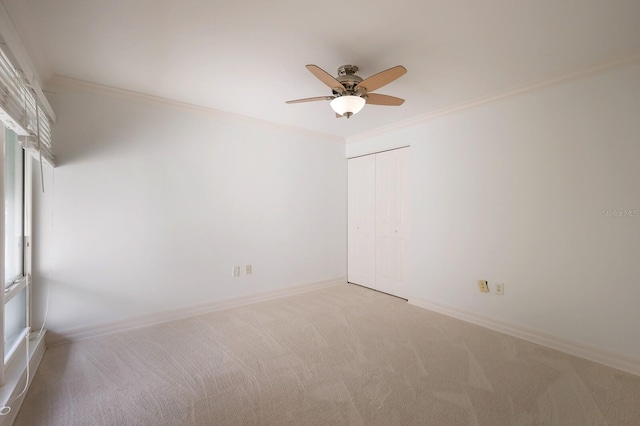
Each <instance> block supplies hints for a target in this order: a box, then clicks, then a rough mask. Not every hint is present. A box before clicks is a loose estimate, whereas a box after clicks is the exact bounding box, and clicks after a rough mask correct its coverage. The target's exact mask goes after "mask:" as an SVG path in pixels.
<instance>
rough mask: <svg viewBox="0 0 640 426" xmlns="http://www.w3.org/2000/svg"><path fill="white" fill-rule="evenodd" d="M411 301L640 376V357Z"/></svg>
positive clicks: (450, 307) (473, 314)
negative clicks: (624, 354)
mask: <svg viewBox="0 0 640 426" xmlns="http://www.w3.org/2000/svg"><path fill="white" fill-rule="evenodd" d="M409 303H410V304H412V305H415V306H418V307H420V308H423V309H427V310H429V311H433V312H437V313H440V314H443V315H447V316H450V317H453V318H457V319H459V320H462V321H466V322H469V323H472V324H476V325H479V326H481V327H485V328H489V329H491V330H495V331H498V332H500V333H504V334H508V335H509V336H513V337H517V338H519V339H523V340H527V341H529V342H532V343H537V344H539V345H543V346H546V347H549V348H552V349H556V350H559V351H561V352H565V353H568V354H570V355H575V356H577V357H580V358H584V359H587V360H589V361H593V362H597V363H599V364H603V365H606V366H607V367H612V368H616V369H618V370H622V371H626V372H627V373H631V374H635V375H638V376H640V360H639V359H634V358H630V357H627V356H623V355H619V354H615V353H613V352H609V351H605V350H602V349H599V348H594V347H591V346H587V345H584V344H582V343H578V342H574V341H571V340H568V339H564V338H562V337H557V336H553V335H550V334H546V333H542V332H539V331H537V330H533V329H530V328H527V327H522V326H519V325H514V324H510V323H507V322H505V321H500V320H497V319H494V318H489V317H485V316H482V315H478V314H475V313H473V312H469V311H465V310H462V309H458V308H454V307H452V306H447V305H443V304H440V303H436V302H430V301H426V300H422V299H417V298H411V299H409Z"/></svg>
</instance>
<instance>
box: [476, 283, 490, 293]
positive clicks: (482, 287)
mask: <svg viewBox="0 0 640 426" xmlns="http://www.w3.org/2000/svg"><path fill="white" fill-rule="evenodd" d="M478 287H480V291H481V292H483V293H488V292H489V283H488V282H486V281H485V280H478Z"/></svg>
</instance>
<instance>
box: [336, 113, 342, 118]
mask: <svg viewBox="0 0 640 426" xmlns="http://www.w3.org/2000/svg"><path fill="white" fill-rule="evenodd" d="M342 117H344V115H340V114H338V113H337V112H336V118H342Z"/></svg>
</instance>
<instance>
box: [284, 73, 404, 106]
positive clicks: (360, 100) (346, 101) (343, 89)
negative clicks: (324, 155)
mask: <svg viewBox="0 0 640 426" xmlns="http://www.w3.org/2000/svg"><path fill="white" fill-rule="evenodd" d="M306 67H307V69H308V70H309V71H311V73H312V74H313V75H315V76H316V77H317V78H318V80H320V81H322V82H323V83H324V84H326V85H327V86H329V88H330V89H331V91H332V92H333V95H329V96H316V97H314V98H304V99H295V100H292V101H287V102H286V103H288V104H297V103H301V102H314V101H331V108H332V109H333V110H334V111H335V113H336V117H338V118H339V117H347V118H349V117H351V116H352V115H353V114H357V113H358V112H360V110H361V109H362V108H363V107H364V105H365V104H371V105H386V106H399V105H402V104H403V103H404V99H400V98H396V97H394V96H389V95H381V94H378V93H371V92H373V91H374V90H377V89H379V88H381V87H382V86H384V85H387V84H389V83H391V82H392V81H394V80H395V79H397V78H399V77H401V76H403V75H404V74H406V73H407V69H406V68H405V67H403V66H402V65H398V66H395V67H393V68H389V69H388V70H385V71H382V72H379V73H378V74H375V75H372V76H371V77H369V78H366V79H362V77H360V76H357V75H356V72H358V67H357V66H355V65H343V66H341V67H340V68H338V77H335V78H334V77H333V76H332V75H331V74H329V73H328V72H326V71H325V70H323V69H322V68H320V67H318V66H317V65H307V66H306Z"/></svg>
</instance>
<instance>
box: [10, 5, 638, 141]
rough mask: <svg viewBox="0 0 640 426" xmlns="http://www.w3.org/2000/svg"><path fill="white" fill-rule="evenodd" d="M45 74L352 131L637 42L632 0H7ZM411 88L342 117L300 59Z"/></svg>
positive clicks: (633, 48)
mask: <svg viewBox="0 0 640 426" xmlns="http://www.w3.org/2000/svg"><path fill="white" fill-rule="evenodd" d="M2 1H3V2H4V3H5V5H6V6H7V8H8V10H9V11H10V13H11V15H12V17H13V19H14V21H15V24H16V27H17V28H18V30H19V32H20V33H21V35H22V37H23V41H24V43H25V45H26V46H27V48H28V50H29V51H30V53H31V55H32V56H33V58H32V59H33V60H34V62H35V63H36V66H37V67H38V69H39V72H40V73H41V75H42V77H43V80H45V82H46V81H47V80H48V79H50V78H51V77H52V76H53V75H60V76H66V77H71V78H75V79H80V80H85V81H89V82H94V83H99V84H102V85H107V86H112V87H116V88H121V89H126V90H131V91H135V92H141V93H145V94H149V95H155V96H160V97H163V98H169V99H173V100H177V101H181V102H187V103H190V104H195V105H200V106H205V107H210V108H213V109H217V110H223V111H227V112H232V113H238V114H242V115H246V116H250V117H255V118H260V119H264V120H269V121H273V122H277V123H282V124H287V125H292V126H296V127H302V128H305V129H310V130H314V131H319V132H323V133H328V134H333V135H338V136H343V137H351V136H354V135H358V134H361V133H363V132H367V131H371V130H373V129H376V128H380V127H384V126H388V125H392V124H393V123H397V122H400V121H404V120H407V119H411V118H413V117H417V116H422V115H425V114H429V113H433V112H434V111H438V110H441V109H443V108H446V107H451V106H454V105H458V104H461V103H464V102H468V101H470V100H475V99H479V98H483V97H487V96H491V95H495V94H498V93H501V92H504V91H506V90H510V89H514V88H517V87H520V86H524V85H527V84H531V83H533V82H537V81H540V80H544V79H548V78H552V77H555V76H559V75H562V74H564V73H569V72H573V71H577V70H580V69H583V68H585V67H589V66H591V65H593V64H595V63H599V62H602V61H606V60H609V59H611V58H615V57H619V56H621V55H625V54H627V53H631V52H637V51H638V50H640V1H638V0H606V1H605V0H517V1H516V0H483V1H477V0H393V1H391V0H386V1H381V0H343V1H337V0H324V1H316V2H310V1H301V0H271V1H259V0H237V1H220V0H218V1H212V0H182V1H177V0H109V1H101V0H99V1H96V0H84V1H82V0H2ZM306 64H316V65H318V66H320V67H321V68H323V69H325V70H326V71H328V72H329V73H330V74H332V75H336V70H337V68H338V67H339V66H340V65H343V64H354V65H357V66H359V67H360V73H359V75H361V76H362V77H364V78H366V77H368V76H370V75H372V74H375V73H377V72H379V71H382V70H384V69H387V68H390V67H392V66H395V65H404V66H405V67H406V68H407V69H408V73H407V74H406V75H405V76H403V77H401V78H400V79H399V80H396V81H395V82H393V83H391V84H389V85H388V86H385V87H384V88H382V89H379V90H377V91H376V93H384V94H388V95H392V96H397V97H402V98H405V99H406V102H405V104H404V105H403V106H400V107H382V106H374V105H368V106H366V107H365V109H364V110H363V111H362V112H361V113H359V114H358V115H356V116H354V117H352V118H351V119H350V120H346V119H336V118H335V116H334V114H333V112H332V111H331V108H330V106H329V105H328V102H324V101H323V102H315V103H305V104H296V105H286V104H285V103H284V101H286V100H289V99H296V98H304V97H311V96H322V95H328V94H330V90H329V89H328V88H327V87H326V86H324V85H323V84H322V83H321V82H320V81H318V80H317V79H316V78H315V77H314V76H313V75H312V74H311V73H309V72H308V71H307V70H306V69H305V67H304V66H305V65H306Z"/></svg>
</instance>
